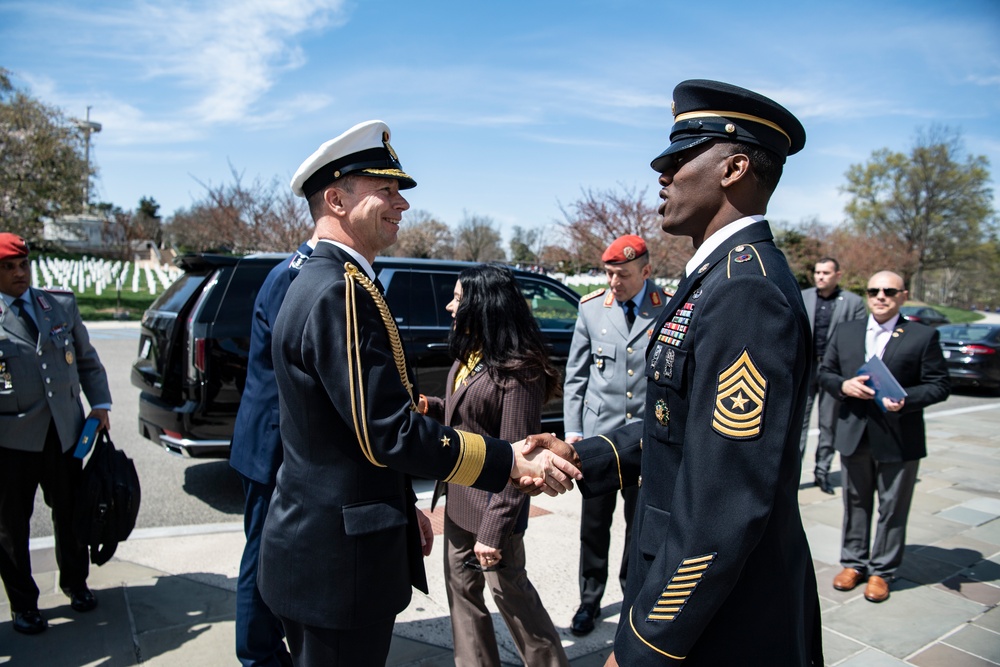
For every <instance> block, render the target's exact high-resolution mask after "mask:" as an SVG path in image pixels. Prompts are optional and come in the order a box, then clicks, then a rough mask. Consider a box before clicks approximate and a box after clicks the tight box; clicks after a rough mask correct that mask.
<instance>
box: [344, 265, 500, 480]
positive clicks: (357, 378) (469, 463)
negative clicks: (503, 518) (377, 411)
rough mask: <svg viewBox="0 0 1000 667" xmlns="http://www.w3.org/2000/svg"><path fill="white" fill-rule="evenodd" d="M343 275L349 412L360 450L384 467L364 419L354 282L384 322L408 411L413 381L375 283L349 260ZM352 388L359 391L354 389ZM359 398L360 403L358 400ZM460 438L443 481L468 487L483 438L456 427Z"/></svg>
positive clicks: (478, 468) (482, 454)
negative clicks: (403, 389) (407, 371)
mask: <svg viewBox="0 0 1000 667" xmlns="http://www.w3.org/2000/svg"><path fill="white" fill-rule="evenodd" d="M344 271H345V273H344V278H345V279H346V280H347V299H346V301H347V305H346V320H347V365H348V377H349V378H350V385H351V413H352V414H353V415H354V431H355V433H357V434H358V442H359V443H360V445H361V453H362V454H364V455H365V458H366V459H368V461H369V462H370V463H371V464H372V465H374V466H378V467H380V468H385V467H386V466H385V465H383V464H381V463H379V462H378V461H376V460H375V454H374V453H373V451H372V445H371V438H370V436H369V435H368V422H367V421H366V420H365V419H364V415H366V414H367V412H366V409H365V392H364V389H363V387H362V380H363V378H364V369H363V364H362V361H361V343H360V339H359V338H358V334H357V332H358V309H357V296H356V291H355V290H356V285H361V287H362V288H364V290H365V291H366V292H368V294H369V295H370V296H371V298H372V301H374V302H375V307H376V308H378V312H379V315H380V316H381V317H382V323H383V324H384V325H385V330H386V333H387V334H388V335H389V345H390V346H391V347H392V356H393V359H394V360H395V361H396V370H398V371H399V379H400V381H401V382H402V383H403V386H404V387H406V393H407V394H409V396H410V410H413V411H414V412H416V410H417V405H416V403H415V402H414V400H413V384H412V383H411V382H410V378H409V377H408V375H407V373H406V355H405V354H404V353H403V342H402V341H401V340H400V338H399V329H398V328H396V320H394V319H393V318H392V313H391V312H390V311H389V306H388V304H386V302H385V299H384V298H382V294H381V293H380V292H379V291H378V288H376V287H375V283H373V282H372V281H371V279H370V278H369V277H368V276H367V275H365V273H364V272H363V271H361V270H360V269H359V268H358V267H357V266H355V265H354V264H351V263H350V262H345V263H344ZM355 387H358V388H361V391H355ZM359 400H360V403H361V404H360V406H359V405H358V401H359ZM455 433H457V434H458V438H459V454H458V460H457V461H456V462H455V467H454V469H452V471H451V473H450V474H449V475H448V477H446V478H445V480H444V481H446V482H452V483H454V484H460V485H462V486H471V485H472V484H473V483H474V482H475V481H476V480H477V479H478V478H479V475H480V473H482V470H483V465H484V463H485V461H486V441H485V439H484V438H483V436H481V435H477V434H475V433H468V432H465V431H459V430H458V429H455ZM444 446H448V438H447V437H445V439H444Z"/></svg>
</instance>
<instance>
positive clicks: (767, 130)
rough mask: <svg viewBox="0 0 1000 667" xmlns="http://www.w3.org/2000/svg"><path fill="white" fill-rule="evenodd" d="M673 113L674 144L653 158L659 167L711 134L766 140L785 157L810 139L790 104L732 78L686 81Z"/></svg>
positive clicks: (731, 138) (680, 86)
mask: <svg viewBox="0 0 1000 667" xmlns="http://www.w3.org/2000/svg"><path fill="white" fill-rule="evenodd" d="M673 114H674V125H673V127H671V128H670V146H668V147H667V149H666V150H665V151H663V152H662V153H660V154H659V155H658V156H657V157H656V159H655V160H653V161H652V162H651V163H650V166H651V167H652V168H653V169H654V170H656V171H658V172H660V173H663V172H664V171H666V170H667V169H669V168H670V167H671V166H672V165H673V163H674V155H676V154H677V153H680V152H681V151H683V150H687V149H688V148H692V147H694V146H697V145H698V144H702V143H705V142H706V141H711V140H712V139H726V140H728V141H732V142H737V143H744V144H753V145H755V146H761V147H763V148H766V149H767V150H769V151H771V152H772V153H774V154H775V155H777V156H778V157H780V158H781V160H782V162H784V159H785V157H786V156H788V155H793V154H795V153H798V152H799V151H800V150H802V147H803V146H805V144H806V131H805V129H804V128H803V127H802V123H800V122H799V120H798V119H797V118H796V117H795V116H793V115H792V113H791V112H790V111H788V109H786V108H785V107H783V106H781V105H780V104H778V103H777V102H775V101H774V100H771V99H769V98H767V97H764V96H763V95H761V94H760V93H755V92H753V91H752V90H747V89H746V88H740V87H739V86H734V85H732V84H728V83H721V82H719V81H708V80H705V79H691V80H688V81H682V82H681V83H679V84H677V87H676V88H674V101H673Z"/></svg>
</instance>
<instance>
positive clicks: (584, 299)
mask: <svg viewBox="0 0 1000 667" xmlns="http://www.w3.org/2000/svg"><path fill="white" fill-rule="evenodd" d="M606 291H608V288H607V287H602V288H601V289H595V290H594V291H593V292H591V293H590V294H584V295H583V296H582V297H580V303H587V302H588V301H590V300H591V299H596V298H597V297H599V296H601V295H602V294H604V293H605V292H606Z"/></svg>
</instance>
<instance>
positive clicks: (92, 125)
mask: <svg viewBox="0 0 1000 667" xmlns="http://www.w3.org/2000/svg"><path fill="white" fill-rule="evenodd" d="M90 109H91V107H89V106H88V107H87V119H86V120H79V119H76V118H74V119H73V122H74V123H75V124H76V126H77V127H78V128H80V129H81V130H82V131H83V137H84V141H85V144H84V145H85V146H86V148H85V149H84V151H85V152H84V159H85V160H86V163H87V171H86V173H84V175H83V210H84V212H88V211H90V134H91V133H92V132H93V133H96V132H100V131H101V124H100V123H96V122H94V121H92V120H90Z"/></svg>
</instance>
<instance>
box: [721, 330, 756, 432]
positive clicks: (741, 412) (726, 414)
mask: <svg viewBox="0 0 1000 667" xmlns="http://www.w3.org/2000/svg"><path fill="white" fill-rule="evenodd" d="M766 396H767V379H766V378H765V377H764V376H763V375H762V374H761V372H760V371H759V370H757V366H756V364H754V362H753V359H752V358H751V357H750V351H749V350H748V349H747V348H743V353H742V354H740V356H739V358H738V359H737V360H736V361H734V362H733V363H732V364H731V365H730V366H729V367H728V368H726V369H725V370H723V371H722V372H721V373H719V385H718V389H717V390H716V393H715V410H714V412H713V413H712V428H713V429H714V430H715V431H716V432H717V433H719V434H721V435H723V436H725V437H727V438H733V439H735V440H746V439H748V438H754V437H756V436H758V435H760V432H761V425H762V424H763V419H764V399H765V397H766Z"/></svg>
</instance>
